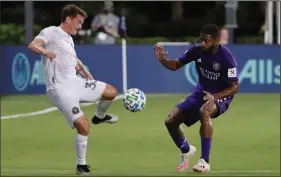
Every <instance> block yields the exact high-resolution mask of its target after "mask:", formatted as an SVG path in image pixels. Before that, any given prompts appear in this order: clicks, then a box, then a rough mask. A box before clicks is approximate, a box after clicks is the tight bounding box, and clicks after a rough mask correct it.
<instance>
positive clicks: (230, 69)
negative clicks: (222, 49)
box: [226, 52, 238, 81]
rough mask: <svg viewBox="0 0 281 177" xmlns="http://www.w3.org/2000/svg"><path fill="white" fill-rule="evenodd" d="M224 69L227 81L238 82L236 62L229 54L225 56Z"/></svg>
mask: <svg viewBox="0 0 281 177" xmlns="http://www.w3.org/2000/svg"><path fill="white" fill-rule="evenodd" d="M226 67H227V68H226V69H227V79H228V80H229V81H238V68H237V62H236V60H235V58H234V56H233V55H232V54H231V53H230V52H229V53H228V54H227V55H226Z"/></svg>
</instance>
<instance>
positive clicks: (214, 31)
mask: <svg viewBox="0 0 281 177" xmlns="http://www.w3.org/2000/svg"><path fill="white" fill-rule="evenodd" d="M200 33H203V34H208V35H211V36H212V37H219V36H220V29H219V27H218V26H217V25H215V24H206V25H205V26H203V28H202V29H201V31H200Z"/></svg>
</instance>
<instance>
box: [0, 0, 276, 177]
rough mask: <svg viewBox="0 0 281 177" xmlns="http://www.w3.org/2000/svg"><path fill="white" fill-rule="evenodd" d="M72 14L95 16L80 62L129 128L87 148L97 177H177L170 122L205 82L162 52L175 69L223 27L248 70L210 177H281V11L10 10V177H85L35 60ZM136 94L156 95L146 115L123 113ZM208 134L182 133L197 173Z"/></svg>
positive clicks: (168, 7) (40, 5) (6, 100)
mask: <svg viewBox="0 0 281 177" xmlns="http://www.w3.org/2000/svg"><path fill="white" fill-rule="evenodd" d="M67 4H75V5H78V6H80V7H81V8H82V9H84V10H85V11H86V12H87V13H88V15H89V17H88V18H87V19H86V21H85V23H84V25H83V29H82V30H80V31H78V35H76V36H73V38H74V41H75V43H76V45H75V49H76V53H77V56H78V58H79V59H81V61H82V62H83V63H84V64H85V65H86V67H87V68H88V70H89V71H90V72H91V73H92V75H93V77H94V78H95V79H97V80H101V81H104V82H107V83H110V84H111V85H113V86H115V87H116V88H117V90H118V92H119V94H120V95H119V96H118V98H119V100H118V99H117V100H116V103H114V104H113V105H112V107H111V108H110V110H109V112H110V113H113V114H116V115H119V116H120V122H119V123H118V124H117V125H113V126H111V125H108V126H107V125H101V126H94V127H93V129H92V131H91V136H90V137H89V152H88V162H89V163H90V164H93V171H94V173H93V174H94V175H98V176H99V175H107V176H115V175H138V176H143V175H154V176H162V175H168V176H172V175H177V174H176V173H175V172H174V171H175V167H176V165H177V163H178V160H179V159H178V156H179V151H178V150H177V149H176V147H175V146H174V144H173V143H172V141H171V138H170V137H169V136H168V132H167V131H166V128H165V125H164V120H165V118H166V117H167V114H168V113H169V112H170V110H172V108H173V107H174V106H175V105H176V104H177V103H178V102H179V101H180V100H182V99H184V98H185V97H186V96H187V95H188V94H189V93H190V92H191V91H192V89H193V88H194V87H195V85H196V84H197V82H198V76H197V73H196V69H195V63H194V62H192V63H190V64H188V65H186V66H185V67H183V68H182V69H180V70H179V71H176V72H171V71H169V70H167V69H165V68H164V67H163V66H162V65H161V64H160V63H159V61H157V59H156V58H155V56H154V52H153V45H154V44H155V43H160V44H162V45H163V46H164V47H165V49H166V50H167V51H168V53H169V58H177V57H178V56H179V55H181V54H182V53H184V52H185V51H186V49H187V48H188V46H189V45H191V44H193V43H195V42H197V41H198V36H199V31H200V29H201V27H202V26H203V25H204V24H206V23H214V24H216V25H218V26H219V27H220V29H221V44H222V45H226V46H227V47H228V48H229V50H230V51H231V52H232V53H233V55H234V56H235V58H236V60H237V62H238V71H239V83H240V91H239V94H238V95H237V96H236V97H235V100H234V101H233V103H232V104H231V106H230V108H229V110H228V111H227V113H225V114H224V115H222V116H221V117H220V118H219V119H215V120H214V121H213V125H214V126H215V133H214V137H213V142H214V143H213V145H212V153H211V159H212V160H211V165H212V172H211V173H212V174H214V175H217V176H221V175H222V176H235V175H242V176H246V175H252V176H255V175H260V176H270V175H279V176H280V1H278V2H277V1H262V2H261V1H248V2H247V1H239V2H238V1H213V2H211V1H206V2H204V1H173V2H168V1H166V2H148V1H147V2H146V1H143V2H130V1H114V2H111V1H105V2H104V1H97V2H90V1H87V2H83V1H61V2H60V1H56V2H55V1H48V2H47V1H46V2H43V1H25V2H17V1H10V2H8V1H0V95H1V176H2V175H10V176H19V175H27V176H33V175H73V174H74V173H75V171H74V170H75V168H74V167H75V156H74V149H73V147H72V144H73V137H74V134H75V132H74V131H71V130H70V129H69V127H68V125H67V123H66V121H65V119H64V118H63V116H62V114H61V113H60V112H59V111H57V109H56V108H55V107H54V106H53V105H51V103H50V101H49V100H48V99H47V98H46V96H45V91H46V88H45V79H44V72H43V68H42V63H41V57H40V56H39V55H37V54H34V53H32V52H31V51H30V50H28V48H27V44H28V43H29V42H31V40H32V39H33V38H34V37H35V36H36V35H37V34H38V33H39V32H40V30H42V29H43V28H45V27H48V26H58V25H59V24H60V12H61V9H62V8H63V7H64V6H65V5H67ZM129 88H139V89H141V90H142V91H144V93H145V94H146V96H147V105H146V107H145V109H144V110H143V111H141V112H139V113H131V112H129V111H127V110H125V108H124V107H123V105H122V100H120V98H122V93H123V92H124V91H126V90H127V89H129ZM82 109H83V112H84V113H85V114H86V115H87V116H88V117H89V118H91V117H92V116H93V114H94V112H95V107H93V106H92V105H91V104H88V105H83V108H82ZM199 125H200V124H199V123H197V124H196V125H195V126H193V127H191V128H188V129H187V128H186V127H183V128H184V129H186V130H185V133H186V136H187V138H188V141H189V142H190V143H191V144H193V145H195V146H196V147H197V151H198V153H197V154H196V156H195V158H193V159H192V160H191V164H192V165H193V164H194V163H195V162H196V161H197V160H198V158H199V156H200V137H199V135H198V130H199ZM144 130H145V131H144ZM71 132H72V133H71ZM241 162H242V163H241ZM244 162H245V163H246V162H247V165H245V163H244Z"/></svg>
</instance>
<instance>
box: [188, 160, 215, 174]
mask: <svg viewBox="0 0 281 177" xmlns="http://www.w3.org/2000/svg"><path fill="white" fill-rule="evenodd" d="M192 169H193V171H194V172H208V171H210V170H211V167H210V165H209V164H208V163H207V162H206V161H205V160H204V159H200V160H198V163H197V164H196V165H194V166H193V167H192Z"/></svg>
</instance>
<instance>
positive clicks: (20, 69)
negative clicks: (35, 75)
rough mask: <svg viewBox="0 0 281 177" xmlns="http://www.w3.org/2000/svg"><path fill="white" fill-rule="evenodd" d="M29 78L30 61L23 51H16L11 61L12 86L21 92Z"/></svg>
mask: <svg viewBox="0 0 281 177" xmlns="http://www.w3.org/2000/svg"><path fill="white" fill-rule="evenodd" d="M29 79H30V63H29V61H28V58H27V57H26V56H25V55H24V54H23V53H18V54H17V55H16V56H15V57H14V59H13V63H12V81H13V85H14V87H15V88H16V89H17V90H18V91H19V92H22V91H23V90H25V89H26V87H27V86H28V83H29Z"/></svg>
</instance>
